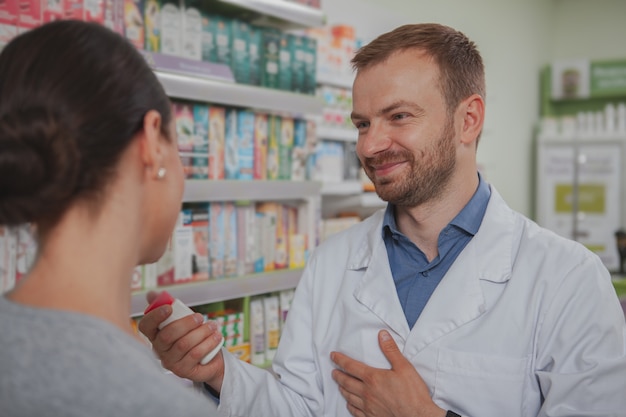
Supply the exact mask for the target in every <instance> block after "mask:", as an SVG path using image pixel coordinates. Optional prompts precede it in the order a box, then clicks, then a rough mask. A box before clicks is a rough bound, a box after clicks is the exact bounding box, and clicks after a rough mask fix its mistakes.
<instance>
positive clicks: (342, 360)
mask: <svg viewBox="0 0 626 417" xmlns="http://www.w3.org/2000/svg"><path fill="white" fill-rule="evenodd" d="M378 343H379V344H380V349H381V350H382V351H383V353H384V355H385V357H386V358H387V360H389V363H390V364H391V369H378V368H372V367H370V366H367V365H365V364H364V363H362V362H359V361H356V360H354V359H352V358H350V357H348V356H346V355H344V354H342V353H339V352H332V353H331V355H330V357H331V359H332V360H333V362H335V363H336V364H337V365H338V366H339V368H340V369H335V370H334V371H333V379H334V380H335V381H336V382H337V384H339V390H340V392H341V395H343V397H344V398H345V399H346V401H347V402H348V410H349V411H350V414H352V415H353V416H355V417H445V415H446V411H445V410H442V409H441V408H439V407H438V406H437V405H436V404H435V403H434V402H433V401H432V399H431V398H430V393H429V391H428V387H427V386H426V384H425V383H424V381H423V380H422V377H421V376H420V375H419V374H418V373H417V371H416V370H415V367H413V365H412V364H411V363H410V362H409V361H408V360H407V359H406V358H405V357H404V356H403V355H402V352H400V350H399V349H398V346H397V345H396V343H395V341H394V340H393V338H392V337H391V335H390V334H389V333H388V332H387V331H385V330H381V331H380V332H379V333H378Z"/></svg>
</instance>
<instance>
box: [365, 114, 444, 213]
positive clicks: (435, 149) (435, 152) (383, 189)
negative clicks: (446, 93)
mask: <svg viewBox="0 0 626 417" xmlns="http://www.w3.org/2000/svg"><path fill="white" fill-rule="evenodd" d="M393 161H407V162H408V163H409V165H410V173H409V174H408V175H407V176H406V177H405V178H403V179H397V178H396V179H385V178H383V179H376V177H375V176H374V175H372V171H371V169H368V168H367V167H368V166H371V165H372V164H373V165H381V164H384V163H388V162H393ZM455 167H456V149H455V146H454V126H453V123H452V120H449V121H448V122H447V123H446V125H445V126H444V128H443V131H442V132H441V136H440V138H439V140H438V141H437V142H436V143H434V144H433V145H432V146H429V147H428V148H426V149H424V150H423V151H422V155H421V158H420V160H419V161H416V159H415V155H414V154H412V153H411V152H409V151H408V150H405V151H400V152H391V151H390V152H385V153H383V154H380V155H377V156H376V157H375V158H367V159H366V160H365V172H366V173H367V176H368V177H369V178H370V179H371V180H372V182H373V183H374V186H375V187H376V193H377V194H378V196H379V197H380V198H381V199H382V200H384V201H387V202H389V203H391V204H394V205H397V206H404V207H417V206H420V205H422V204H424V203H426V202H428V201H431V200H433V199H436V198H437V197H439V196H440V195H441V194H443V192H444V191H445V188H446V186H447V184H448V182H449V181H450V178H451V177H452V174H453V173H454V169H455Z"/></svg>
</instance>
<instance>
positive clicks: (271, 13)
mask: <svg viewBox="0 0 626 417" xmlns="http://www.w3.org/2000/svg"><path fill="white" fill-rule="evenodd" d="M211 7H212V10H213V11H214V12H216V13H222V12H224V13H225V14H229V15H232V16H240V17H241V18H242V19H245V20H247V21H250V22H252V23H254V24H260V25H266V26H274V27H279V28H282V29H291V28H305V27H315V26H322V25H323V24H324V23H325V15H324V13H323V12H322V11H321V10H319V9H314V8H312V7H307V6H303V5H300V4H296V3H292V2H288V1H279V0H212V1H211ZM144 55H145V57H146V60H147V61H148V63H149V64H151V66H152V68H153V70H154V72H155V74H156V76H157V78H158V80H159V81H160V82H161V84H162V85H163V88H164V89H165V92H166V93H167V95H168V96H170V97H172V98H176V99H182V100H190V101H198V102H206V103H215V104H219V105H224V106H236V107H242V108H247V109H252V110H255V111H260V112H267V113H279V114H289V115H291V116H292V117H301V118H305V117H311V116H317V115H320V114H321V112H322V109H323V103H322V101H321V99H319V98H318V97H315V96H313V95H305V94H298V93H293V92H288V91H282V90H276V89H269V88H264V87H258V86H252V85H245V84H237V83H235V82H234V81H233V77H232V73H231V72H230V69H229V68H228V67H227V66H224V65H220V64H213V63H206V62H195V61H185V60H184V59H181V60H180V62H176V61H175V60H172V59H171V58H168V57H163V56H158V54H157V55H156V56H155V55H154V54H152V55H151V54H150V53H144ZM160 64H161V65H160ZM320 189H321V184H319V183H316V182H312V181H258V180H255V181H237V180H217V181H216V180H187V181H186V182H185V191H184V195H183V202H184V203H193V202H213V201H236V202H240V201H244V202H245V201H248V202H253V201H297V202H298V204H303V205H305V206H306V210H304V212H305V216H304V218H305V219H304V220H300V224H299V227H301V228H302V230H307V231H309V232H308V235H309V241H308V247H309V248H312V247H314V246H315V244H316V243H317V242H316V234H315V233H314V231H316V228H317V224H316V223H317V217H318V216H319V204H320ZM301 273H302V271H301V270H300V269H296V270H277V271H272V272H268V273H259V274H253V275H246V276H243V277H234V278H223V279H219V280H209V281H201V282H191V283H185V284H179V285H173V286H168V287H163V289H167V291H168V292H170V293H171V294H172V295H173V296H174V297H177V298H179V299H181V300H182V301H183V302H184V303H185V304H187V305H191V306H195V305H201V304H207V303H213V302H218V301H225V300H230V299H235V298H241V297H246V296H250V295H256V294H262V293H266V292H272V291H280V290H285V289H289V288H295V287H296V285H297V284H298V281H299V279H300V275H301ZM159 289H161V288H158V289H157V291H158V290H159ZM148 291H150V290H149V289H146V290H143V291H138V292H136V293H134V294H133V297H132V302H131V314H132V315H133V316H137V315H141V314H143V310H144V308H145V307H146V300H145V296H146V293H147V292H148Z"/></svg>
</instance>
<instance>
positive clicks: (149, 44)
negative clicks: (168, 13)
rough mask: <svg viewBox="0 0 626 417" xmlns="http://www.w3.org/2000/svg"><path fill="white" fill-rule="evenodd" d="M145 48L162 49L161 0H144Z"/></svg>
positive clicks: (154, 50) (157, 50) (149, 49)
mask: <svg viewBox="0 0 626 417" xmlns="http://www.w3.org/2000/svg"><path fill="white" fill-rule="evenodd" d="M143 14H144V33H145V46H144V49H145V50H146V51H150V52H160V51H161V0H144V7H143Z"/></svg>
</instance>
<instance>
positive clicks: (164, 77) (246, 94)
mask: <svg viewBox="0 0 626 417" xmlns="http://www.w3.org/2000/svg"><path fill="white" fill-rule="evenodd" d="M155 73H156V75H157V78H158V79H159V81H160V82H161V84H162V85H163V88H164V89H165V92H166V93H167V95H168V96H170V97H175V98H179V99H185V100H198V101H205V102H212V103H220V104H224V105H230V106H239V107H245V108H251V109H258V110H263V111H270V112H271V111H276V112H287V113H290V114H293V115H294V116H304V115H306V114H319V113H321V111H322V102H321V100H320V99H319V98H318V97H315V96H311V95H305V94H296V93H291V92H288V91H281V90H273V89H269V88H263V87H257V86H252V85H245V84H236V83H234V82H228V81H225V80H221V79H217V78H216V79H211V78H200V77H192V76H187V75H180V74H172V73H168V72H163V71H155Z"/></svg>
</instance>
